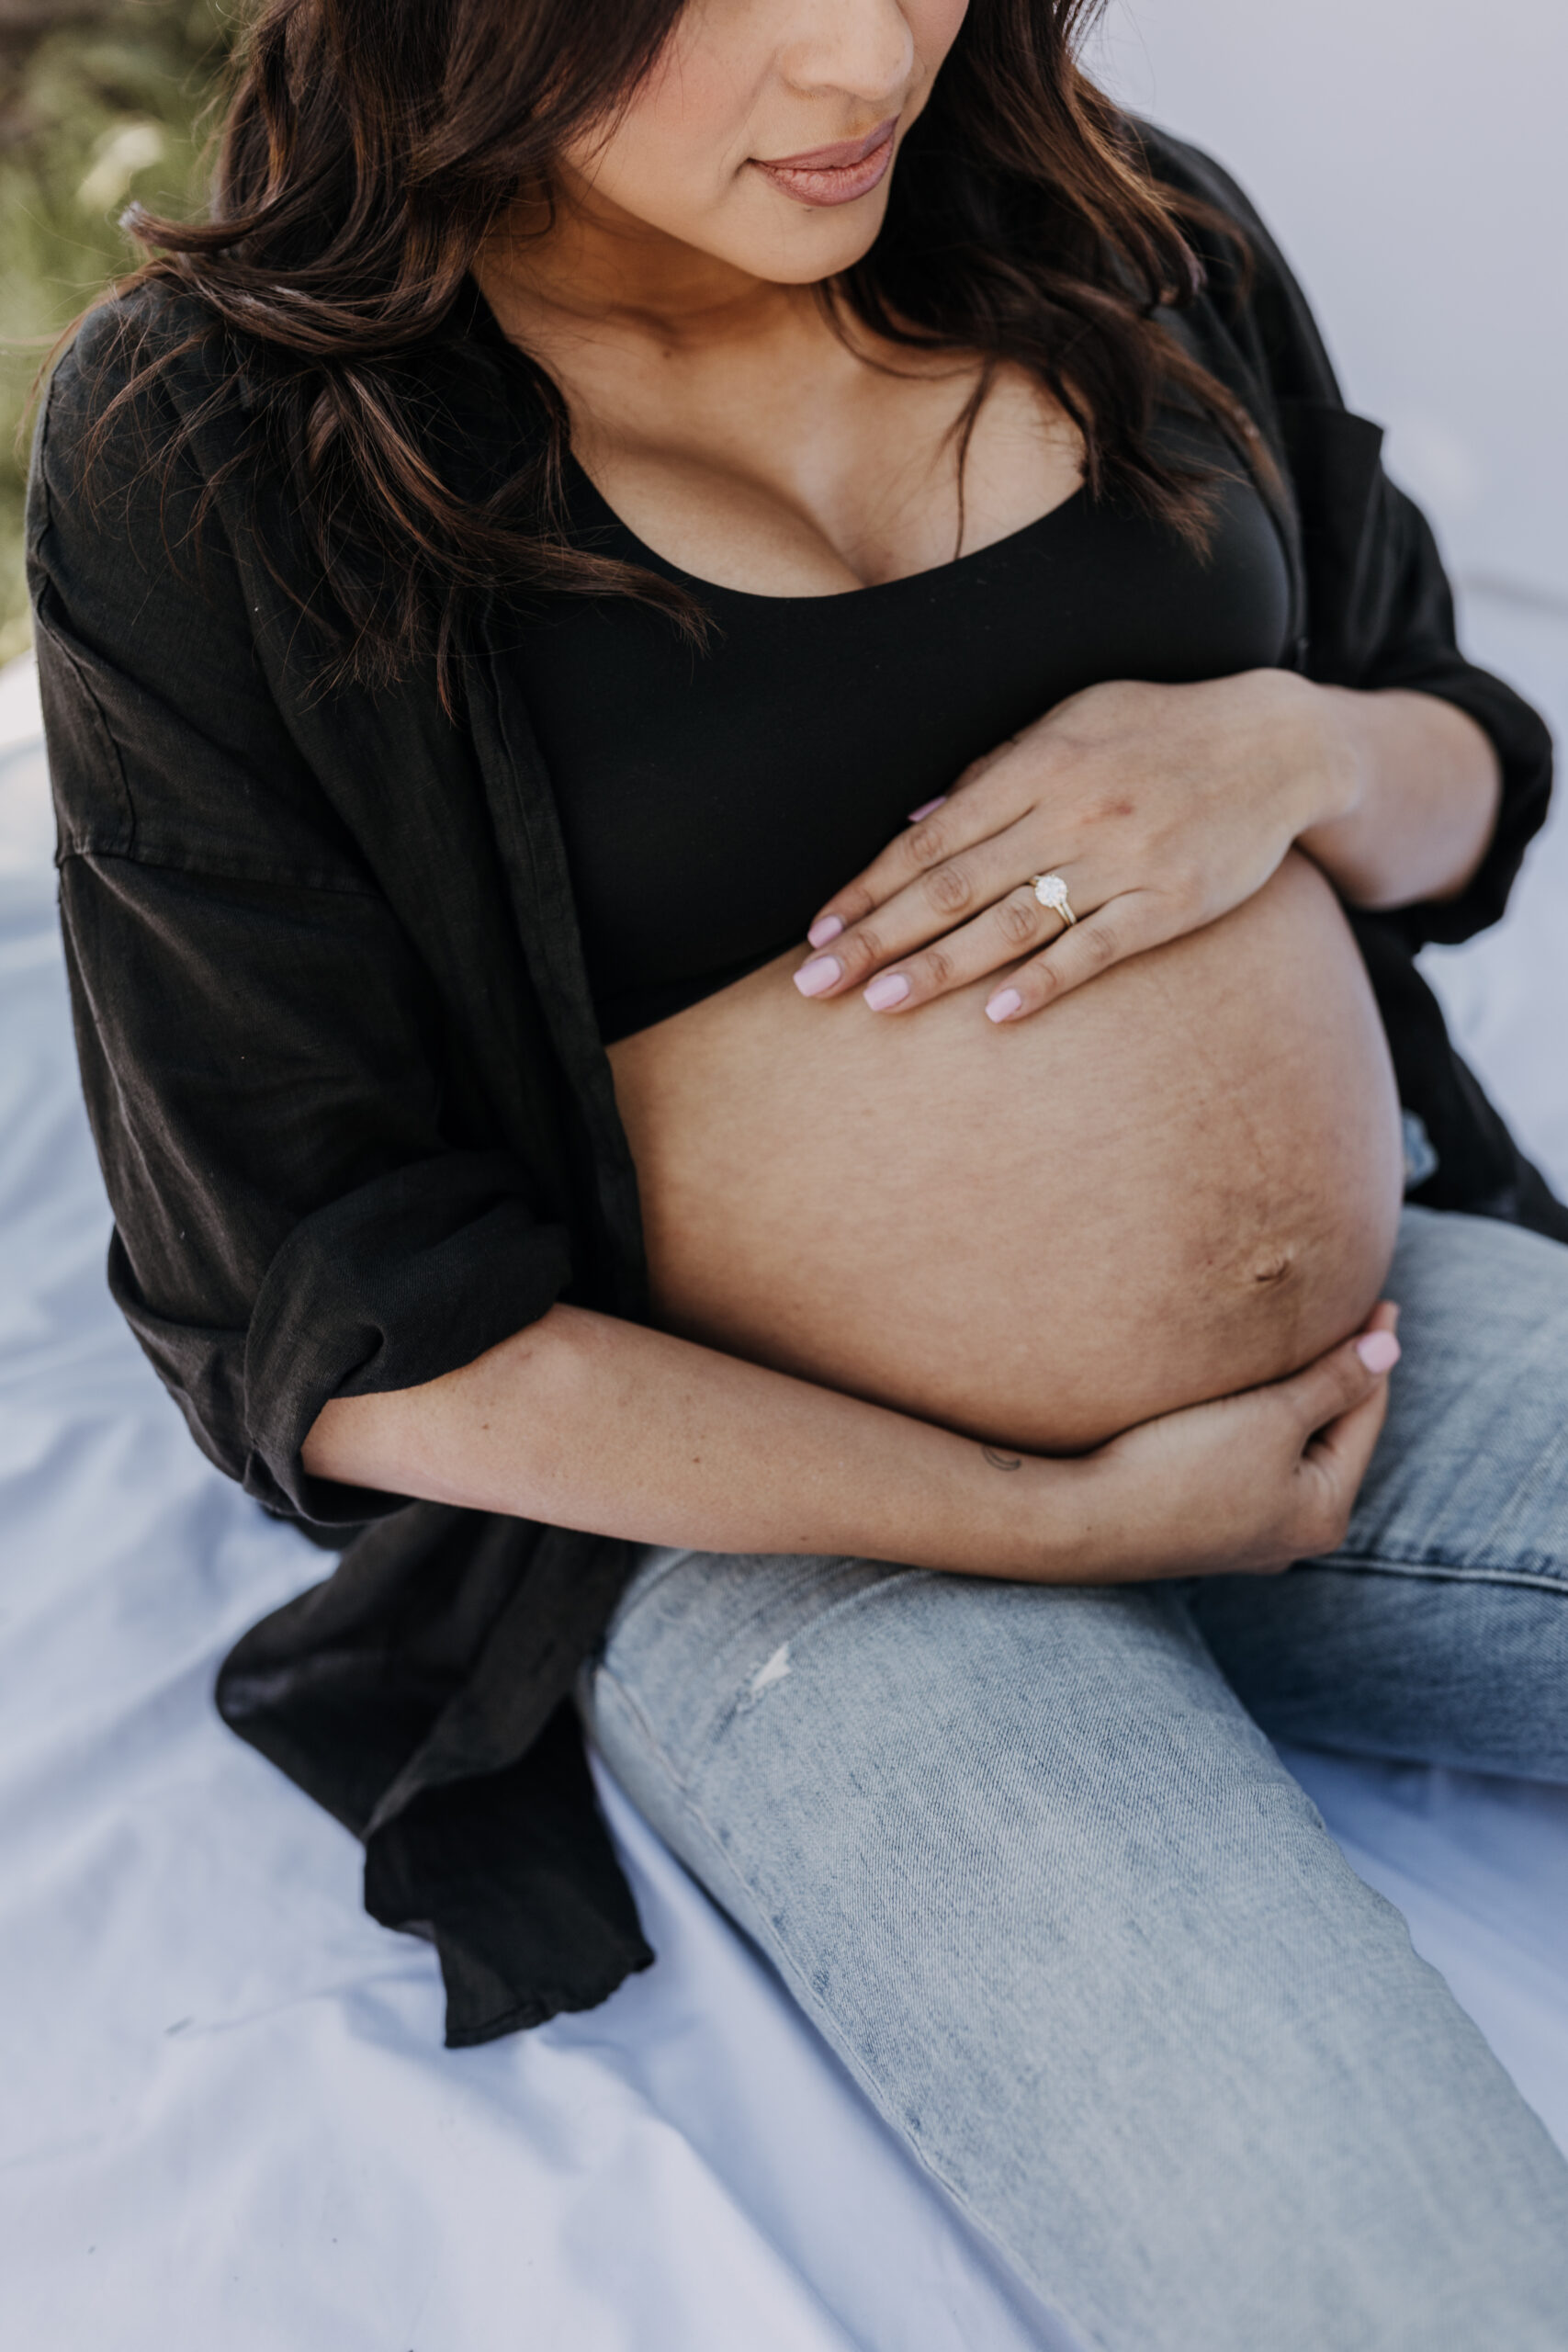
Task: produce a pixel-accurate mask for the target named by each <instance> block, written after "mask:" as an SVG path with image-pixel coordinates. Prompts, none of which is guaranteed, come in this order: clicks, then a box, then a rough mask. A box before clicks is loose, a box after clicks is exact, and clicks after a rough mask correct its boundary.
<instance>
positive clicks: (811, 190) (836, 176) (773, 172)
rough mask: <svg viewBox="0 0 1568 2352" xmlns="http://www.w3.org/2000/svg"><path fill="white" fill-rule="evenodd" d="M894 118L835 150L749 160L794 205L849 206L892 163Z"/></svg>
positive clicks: (820, 148)
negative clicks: (765, 159) (772, 159)
mask: <svg viewBox="0 0 1568 2352" xmlns="http://www.w3.org/2000/svg"><path fill="white" fill-rule="evenodd" d="M897 128H898V118H897V115H891V116H890V117H889V118H888V119H887V120H886V122H879V123H878V124H877V126H876V129H875V130H868V131H867V132H866V134H865V137H864V138H863V139H845V140H841V141H840V143H839V145H838V146H836V147H813V148H811V149H809V150H808V151H807V153H806V154H804V155H781V156H780V157H779V158H778V159H777V160H776V162H772V163H764V162H763V160H762V158H761V156H760V155H755V156H753V157H752V159H751V160H752V162H753V163H754V164H755V165H756V167H757V169H758V171H760V172H761V174H762V175H763V176H764V177H765V178H767V179H770V180H772V181H773V186H774V187H777V188H782V189H783V190H784V194H785V196H793V197H794V198H795V202H796V203H797V204H852V203H853V202H854V201H855V198H857V197H861V196H869V195H870V194H871V191H872V189H873V188H874V187H875V186H876V184H877V182H878V180H880V179H881V178H882V176H883V174H884V173H885V172H886V169H887V166H888V164H890V163H891V162H892V161H893V134H894V132H895V131H896V130H897Z"/></svg>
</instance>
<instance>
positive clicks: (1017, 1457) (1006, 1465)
mask: <svg viewBox="0 0 1568 2352" xmlns="http://www.w3.org/2000/svg"><path fill="white" fill-rule="evenodd" d="M980 1451H981V1453H983V1454H984V1455H985V1457H986V1459H987V1462H988V1463H989V1464H990V1465H991V1467H992V1469H993V1470H1021V1469H1022V1467H1023V1457H1022V1455H1021V1454H1018V1453H998V1452H997V1449H996V1447H995V1446H994V1445H983V1446H982V1447H981V1448H980Z"/></svg>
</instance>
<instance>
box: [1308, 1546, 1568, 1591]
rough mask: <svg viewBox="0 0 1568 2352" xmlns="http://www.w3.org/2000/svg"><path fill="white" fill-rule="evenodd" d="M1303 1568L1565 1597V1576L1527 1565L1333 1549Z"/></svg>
mask: <svg viewBox="0 0 1568 2352" xmlns="http://www.w3.org/2000/svg"><path fill="white" fill-rule="evenodd" d="M1300 1565H1301V1566H1303V1567H1314V1568H1355V1569H1358V1570H1364V1571H1365V1572H1366V1573H1367V1574H1368V1575H1370V1576H1382V1577H1416V1578H1419V1577H1430V1578H1431V1579H1432V1581H1433V1582H1434V1583H1438V1584H1513V1585H1522V1586H1525V1587H1527V1588H1528V1589H1529V1590H1531V1591H1534V1592H1555V1593H1557V1594H1559V1595H1561V1596H1562V1599H1564V1600H1568V1578H1565V1577H1562V1576H1556V1575H1553V1576H1548V1575H1545V1574H1544V1573H1543V1574H1541V1575H1540V1576H1537V1575H1534V1574H1532V1572H1531V1571H1530V1570H1529V1568H1470V1567H1462V1566H1460V1565H1459V1564H1458V1563H1457V1562H1450V1561H1447V1560H1432V1559H1427V1558H1426V1557H1422V1558H1420V1559H1412V1560H1391V1559H1390V1558H1389V1557H1388V1555H1387V1554H1386V1553H1378V1554H1376V1555H1372V1554H1371V1553H1360V1552H1334V1553H1331V1554H1330V1555H1328V1557H1327V1558H1326V1559H1322V1560H1303V1561H1302V1562H1301V1563H1300Z"/></svg>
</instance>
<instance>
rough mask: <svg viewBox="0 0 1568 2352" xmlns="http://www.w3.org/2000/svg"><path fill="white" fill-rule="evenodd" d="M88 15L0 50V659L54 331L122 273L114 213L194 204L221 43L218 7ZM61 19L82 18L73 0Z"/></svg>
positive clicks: (112, 4) (114, 3)
mask: <svg viewBox="0 0 1568 2352" xmlns="http://www.w3.org/2000/svg"><path fill="white" fill-rule="evenodd" d="M89 4H90V0H89ZM99 5H100V6H101V7H102V9H103V13H102V14H101V16H100V17H98V18H97V20H96V21H93V22H88V23H81V22H78V23H75V24H61V25H59V26H58V27H57V28H56V29H54V30H46V31H43V32H42V33H41V34H34V35H33V36H32V37H30V38H28V39H27V40H17V39H15V38H13V40H11V41H10V42H9V43H8V44H7V51H8V53H5V54H0V660H5V659H8V658H9V656H10V655H12V654H14V653H18V652H20V651H22V650H24V649H25V647H26V646H27V644H28V636H29V631H28V617H27V598H26V591H25V588H24V584H23V579H22V504H23V498H24V493H25V484H26V474H27V442H28V439H29V438H30V426H29V424H28V401H29V395H30V392H31V390H32V386H33V383H34V379H35V378H36V376H37V373H38V370H39V366H40V365H41V364H42V362H43V361H44V360H45V358H46V357H47V356H48V353H49V351H50V348H51V345H52V344H53V342H54V340H55V338H56V336H57V335H58V334H60V332H61V330H62V328H63V327H65V326H67V325H69V323H70V322H71V321H72V320H73V318H74V317H75V316H76V314H77V312H78V311H81V310H83V309H84V308H85V306H86V305H87V304H88V303H89V302H90V301H91V300H93V298H94V296H95V295H96V294H97V293H99V292H100V291H101V289H102V288H104V287H105V286H106V285H107V284H108V283H109V282H110V281H111V280H112V279H113V278H115V277H119V276H123V275H124V273H125V272H126V271H127V269H129V268H130V266H133V263H134V260H135V258H136V256H135V255H134V254H133V252H132V249H131V247H130V244H129V243H128V241H127V240H126V238H125V237H124V236H122V234H121V233H120V231H119V229H118V225H117V223H118V217H119V215H120V213H121V212H122V211H123V210H124V209H125V206H126V203H127V202H128V200H129V199H130V198H131V197H133V196H134V197H137V198H141V201H142V202H143V203H144V204H146V205H148V206H149V207H150V208H151V209H152V210H153V211H160V212H173V213H175V214H181V213H186V212H188V211H189V210H191V209H193V208H195V207H197V205H199V203H200V200H201V183H202V152H203V149H204V146H205V143H206V139H207V135H208V133H209V130H210V128H211V124H210V111H211V101H212V99H213V96H214V95H215V93H216V91H217V89H218V86H219V79H220V74H221V72H222V68H223V65H224V62H225V60H226V58H227V55H228V52H229V49H230V45H231V39H232V36H233V33H234V30H235V24H234V19H233V17H232V14H231V10H230V8H229V7H228V6H225V5H224V0H99ZM66 9H70V12H71V13H73V14H76V15H78V16H80V15H82V14H84V13H85V6H72V0H64V5H63V6H62V14H63V13H65V11H66ZM38 13H39V15H42V14H44V13H45V12H44V11H43V10H39V12H38Z"/></svg>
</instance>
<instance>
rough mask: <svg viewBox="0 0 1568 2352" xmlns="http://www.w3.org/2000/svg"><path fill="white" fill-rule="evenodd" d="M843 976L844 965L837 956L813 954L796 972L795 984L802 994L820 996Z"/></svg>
mask: <svg viewBox="0 0 1568 2352" xmlns="http://www.w3.org/2000/svg"><path fill="white" fill-rule="evenodd" d="M843 977H844V967H843V966H842V965H841V964H840V961H839V959H838V957H837V956H812V958H811V960H810V961H809V963H806V964H803V965H802V966H801V967H800V969H799V971H798V972H796V974H795V987H796V988H797V989H799V990H800V993H801V995H802V996H820V995H821V994H822V993H823V991H824V989H830V988H831V987H832V986H833V985H834V983H835V981H838V980H841V979H842V978H843Z"/></svg>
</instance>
